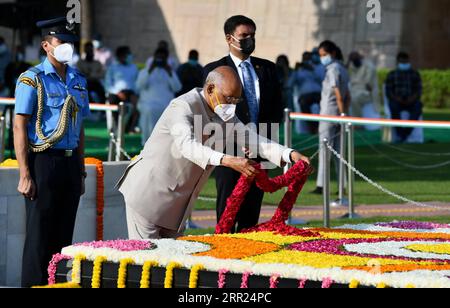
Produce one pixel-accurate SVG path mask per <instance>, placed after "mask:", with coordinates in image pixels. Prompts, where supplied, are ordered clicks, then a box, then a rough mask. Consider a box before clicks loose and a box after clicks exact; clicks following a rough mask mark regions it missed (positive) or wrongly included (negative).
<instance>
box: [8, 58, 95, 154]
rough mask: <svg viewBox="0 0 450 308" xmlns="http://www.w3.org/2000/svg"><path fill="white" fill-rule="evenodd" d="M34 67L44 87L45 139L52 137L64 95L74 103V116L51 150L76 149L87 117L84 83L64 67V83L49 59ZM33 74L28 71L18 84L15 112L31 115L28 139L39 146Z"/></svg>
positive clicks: (82, 77)
mask: <svg viewBox="0 0 450 308" xmlns="http://www.w3.org/2000/svg"><path fill="white" fill-rule="evenodd" d="M35 68H36V69H37V70H39V71H40V73H39V77H40V78H41V80H42V82H43V85H44V113H43V117H42V131H43V133H44V136H49V135H51V134H52V133H53V132H54V130H55V129H56V127H57V125H58V121H59V119H60V117H61V110H62V108H63V106H64V101H65V99H66V98H67V96H68V95H69V94H70V95H72V96H73V97H74V98H75V100H76V103H77V106H78V112H77V115H76V117H74V118H73V117H70V120H69V125H68V129H67V132H66V134H65V136H64V137H63V139H62V140H61V141H60V142H59V143H58V144H56V145H55V146H53V149H60V150H74V149H76V148H77V147H78V143H79V140H80V132H81V127H82V123H83V118H85V117H87V116H89V114H90V111H89V96H88V90H87V81H86V79H85V78H84V76H83V75H82V74H81V73H80V72H78V71H77V70H76V69H74V68H72V67H70V66H67V72H66V82H63V81H62V79H61V78H60V77H59V76H58V74H57V73H56V70H55V68H54V67H53V65H52V64H51V63H50V61H49V60H48V59H45V61H44V62H42V63H41V64H39V65H37V66H36V67H35ZM36 75H37V73H36V72H33V71H31V70H28V71H27V72H25V73H24V74H23V75H22V76H21V78H19V80H18V81H17V87H16V107H15V112H16V114H23V115H30V116H31V120H30V123H29V124H28V139H29V141H30V142H31V143H33V144H41V143H43V141H42V140H40V139H39V138H38V136H37V134H36V119H37V106H38V105H37V87H36V83H35V77H36ZM74 120H75V121H74Z"/></svg>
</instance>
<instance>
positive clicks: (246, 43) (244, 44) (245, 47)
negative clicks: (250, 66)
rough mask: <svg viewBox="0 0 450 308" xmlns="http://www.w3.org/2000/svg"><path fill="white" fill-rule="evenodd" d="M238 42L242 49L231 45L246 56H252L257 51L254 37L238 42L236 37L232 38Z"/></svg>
mask: <svg viewBox="0 0 450 308" xmlns="http://www.w3.org/2000/svg"><path fill="white" fill-rule="evenodd" d="M231 37H232V38H233V39H234V40H235V41H236V42H239V45H240V46H241V47H240V48H239V47H237V46H235V45H233V44H231V46H233V47H234V48H236V49H237V50H239V51H241V52H242V53H243V54H244V55H248V56H249V55H251V54H252V53H253V52H254V51H255V49H256V40H255V38H253V37H249V38H246V39H242V40H238V39H237V38H235V37H234V36H231Z"/></svg>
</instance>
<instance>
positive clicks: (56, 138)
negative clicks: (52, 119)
mask: <svg viewBox="0 0 450 308" xmlns="http://www.w3.org/2000/svg"><path fill="white" fill-rule="evenodd" d="M36 84H37V103H38V110H37V119H36V134H37V136H38V137H39V139H41V140H42V141H43V143H42V144H32V143H30V149H31V151H32V152H34V153H41V152H44V151H45V150H48V149H49V148H51V147H52V146H54V145H55V144H57V143H59V142H60V141H61V139H62V138H63V137H64V135H65V134H66V133H67V129H68V127H69V118H70V116H71V114H72V115H73V114H75V115H73V117H76V112H77V110H78V106H77V103H76V101H75V97H73V96H72V95H68V96H67V98H66V100H65V101H64V105H63V108H62V110H61V116H60V117H59V120H58V125H57V126H56V129H55V130H54V131H53V133H51V134H50V136H48V137H46V136H44V133H43V131H42V116H43V114H44V99H45V98H44V85H43V84H42V80H41V78H40V77H39V76H36Z"/></svg>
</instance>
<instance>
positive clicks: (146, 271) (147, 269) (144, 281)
mask: <svg viewBox="0 0 450 308" xmlns="http://www.w3.org/2000/svg"><path fill="white" fill-rule="evenodd" d="M155 266H158V262H156V261H147V262H145V263H144V266H142V275H141V289H149V288H150V282H151V276H150V275H151V270H152V268H153V267H155Z"/></svg>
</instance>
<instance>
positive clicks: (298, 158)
mask: <svg viewBox="0 0 450 308" xmlns="http://www.w3.org/2000/svg"><path fill="white" fill-rule="evenodd" d="M291 160H292V161H293V162H294V163H297V162H299V161H304V162H305V163H306V164H307V165H308V174H309V175H311V174H313V173H314V167H313V166H311V161H310V159H309V158H308V157H306V156H304V155H302V154H300V153H299V152H297V151H293V152H292V153H291Z"/></svg>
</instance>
